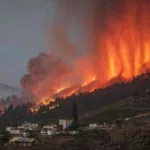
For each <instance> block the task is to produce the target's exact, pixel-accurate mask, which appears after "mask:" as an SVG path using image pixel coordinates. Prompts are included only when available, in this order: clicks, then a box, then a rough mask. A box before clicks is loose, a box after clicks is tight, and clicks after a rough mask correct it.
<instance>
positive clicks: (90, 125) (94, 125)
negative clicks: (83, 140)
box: [89, 123, 98, 128]
mask: <svg viewBox="0 0 150 150" xmlns="http://www.w3.org/2000/svg"><path fill="white" fill-rule="evenodd" d="M89 127H90V128H96V127H98V125H97V124H96V123H95V124H89Z"/></svg>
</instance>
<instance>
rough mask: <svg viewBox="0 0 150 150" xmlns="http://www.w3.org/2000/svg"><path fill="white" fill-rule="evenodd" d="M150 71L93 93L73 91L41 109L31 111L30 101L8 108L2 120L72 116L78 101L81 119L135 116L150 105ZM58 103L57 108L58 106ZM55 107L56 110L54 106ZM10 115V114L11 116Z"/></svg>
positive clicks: (50, 120)
mask: <svg viewBox="0 0 150 150" xmlns="http://www.w3.org/2000/svg"><path fill="white" fill-rule="evenodd" d="M149 90H150V73H147V74H142V75H140V76H138V77H136V78H134V79H133V80H132V81H130V82H126V83H123V82H121V83H117V84H114V85H112V86H109V87H106V88H103V89H96V90H95V91H94V92H92V93H79V94H77V95H75V94H73V95H72V96H70V97H67V98H57V99H56V101H54V102H50V103H49V104H48V105H43V106H40V108H39V110H38V111H35V112H31V111H30V110H31V107H32V106H33V105H32V104H31V103H27V104H23V105H19V106H17V107H16V108H15V109H12V107H10V108H8V110H7V111H6V113H5V114H4V115H3V116H2V117H1V118H0V122H3V124H4V125H5V123H8V122H10V123H12V124H16V120H14V119H8V118H13V117H16V116H17V117H18V120H17V122H18V123H22V122H24V121H29V122H39V121H40V122H42V123H47V122H53V121H57V120H58V119H59V118H71V111H72V103H73V101H74V102H75V103H76V104H77V107H78V114H79V119H80V121H81V122H99V123H100V122H101V123H103V122H104V121H105V122H110V123H111V122H112V120H116V119H117V118H118V117H122V118H126V117H133V116H136V115H139V114H143V113H148V112H149V108H150V96H149ZM56 106H57V107H56ZM51 108H53V109H51ZM10 116H11V117H10Z"/></svg>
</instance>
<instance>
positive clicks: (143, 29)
mask: <svg viewBox="0 0 150 150" xmlns="http://www.w3.org/2000/svg"><path fill="white" fill-rule="evenodd" d="M59 6H60V7H59V8H60V9H59V11H60V14H59V17H58V18H59V19H60V20H59V24H58V26H55V27H53V29H54V30H53V31H54V32H53V34H54V35H55V36H54V37H55V39H54V41H55V48H56V49H55V51H57V52H64V54H65V55H66V57H67V58H68V57H69V58H70V59H72V61H71V65H70V64H68V65H67V66H66V63H65V61H63V60H61V59H56V58H54V57H52V56H50V55H48V54H45V53H42V54H40V55H39V56H38V57H36V58H32V59H31V60H30V61H29V64H28V74H27V75H25V76H24V77H23V78H22V79H21V85H22V87H23V88H25V89H27V90H28V91H32V93H33V94H34V95H36V96H37V97H40V98H54V97H56V96H68V95H70V94H73V93H75V92H85V91H93V90H94V89H95V88H99V87H102V86H103V85H108V84H106V83H108V81H112V79H114V78H115V80H113V82H114V81H116V82H117V81H118V80H122V79H123V80H126V79H127V80H130V79H132V78H133V77H134V76H137V75H139V74H140V73H142V72H145V71H149V68H150V1H148V0H76V1H75V0H61V1H60V4H59ZM72 24H80V27H79V28H80V30H84V32H83V33H84V34H85V35H86V36H87V37H88V38H87V39H88V40H85V39H83V40H82V41H81V42H84V45H85V47H86V52H87V54H86V56H85V57H84V58H78V57H77V47H76V46H75V45H74V44H72V43H71V42H70V41H69V36H68V33H65V31H66V28H67V27H68V28H69V26H71V25H72ZM65 26H66V28H65ZM76 30H78V28H77V29H76ZM74 32H76V31H74ZM72 34H73V33H72ZM84 37H85V36H84ZM85 41H88V42H85ZM74 56H75V57H74ZM70 66H71V67H70Z"/></svg>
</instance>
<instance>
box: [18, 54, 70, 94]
mask: <svg viewBox="0 0 150 150" xmlns="http://www.w3.org/2000/svg"><path fill="white" fill-rule="evenodd" d="M27 70H28V74H26V75H24V76H23V77H22V79H21V80H20V83H21V86H22V87H23V88H24V89H25V90H27V91H28V92H32V93H33V94H35V95H36V94H37V96H39V95H40V93H42V91H45V92H47V93H48V92H49V94H50V92H51V88H52V87H55V84H56V83H58V82H60V81H61V79H63V78H64V77H65V76H66V75H67V74H68V73H69V69H68V68H67V66H66V65H65V64H64V62H63V61H62V60H61V59H60V58H54V57H52V56H51V55H49V54H46V53H40V54H39V55H38V56H37V57H34V58H31V59H30V60H29V62H28V66H27ZM47 82H48V86H49V87H46V84H47ZM45 92H44V93H45Z"/></svg>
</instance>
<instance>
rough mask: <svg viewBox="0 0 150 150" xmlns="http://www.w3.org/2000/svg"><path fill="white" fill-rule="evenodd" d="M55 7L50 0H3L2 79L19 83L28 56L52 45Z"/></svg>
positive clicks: (0, 2)
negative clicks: (50, 24)
mask: <svg viewBox="0 0 150 150" xmlns="http://www.w3.org/2000/svg"><path fill="white" fill-rule="evenodd" d="M55 11H56V10H55V4H54V2H53V1H51V0H0V82H3V83H5V84H9V85H13V86H17V87H19V86H20V83H19V82H20V78H21V76H22V75H23V74H25V73H26V66H27V63H28V60H29V59H30V58H31V57H34V56H37V55H38V54H39V52H41V51H46V50H47V49H48V47H49V44H48V34H47V28H48V22H49V21H50V20H52V19H53V18H55Z"/></svg>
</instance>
